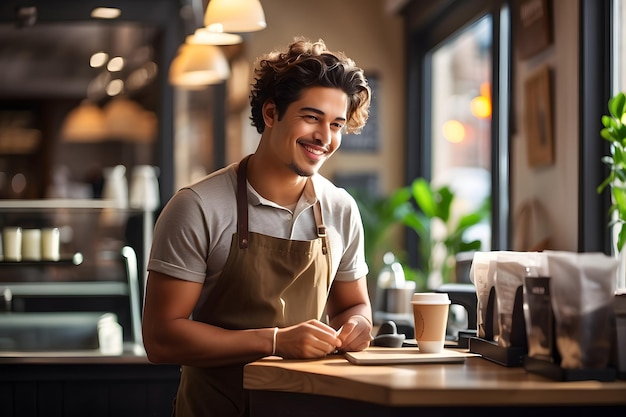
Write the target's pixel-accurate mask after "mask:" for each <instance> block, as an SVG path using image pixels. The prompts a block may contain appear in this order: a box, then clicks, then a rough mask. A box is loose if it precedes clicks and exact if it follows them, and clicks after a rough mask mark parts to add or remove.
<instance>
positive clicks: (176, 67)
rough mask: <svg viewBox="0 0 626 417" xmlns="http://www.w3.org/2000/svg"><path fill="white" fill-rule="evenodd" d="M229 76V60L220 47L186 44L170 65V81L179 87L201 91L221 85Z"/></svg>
mask: <svg viewBox="0 0 626 417" xmlns="http://www.w3.org/2000/svg"><path fill="white" fill-rule="evenodd" d="M229 75H230V67H229V66H228V60H227V59H226V57H225V56H224V53H223V52H222V51H221V49H220V48H219V47H217V46H214V45H199V44H189V43H184V44H183V45H181V46H180V48H179V49H178V55H177V56H176V57H175V58H174V60H173V61H172V64H171V65H170V72H169V80H170V83H171V84H172V85H174V86H177V87H182V88H188V89H199V88H204V87H205V86H207V85H210V84H219V83H220V82H222V81H224V80H226V79H227V78H228V76H229Z"/></svg>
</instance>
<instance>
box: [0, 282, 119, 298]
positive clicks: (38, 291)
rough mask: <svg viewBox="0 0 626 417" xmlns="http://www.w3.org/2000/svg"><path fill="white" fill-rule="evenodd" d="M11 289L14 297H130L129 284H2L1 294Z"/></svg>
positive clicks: (0, 284) (0, 287)
mask: <svg viewBox="0 0 626 417" xmlns="http://www.w3.org/2000/svg"><path fill="white" fill-rule="evenodd" d="M5 289H9V290H10V291H11V294H12V296H13V297H44V296H57V297H63V296H68V297H74V296H76V297H81V296H103V295H106V296H111V295H112V296H128V295H129V289H128V283H127V282H114V281H103V282H96V281H94V282H50V283H42V282H32V283H29V282H2V283H0V292H2V291H4V290H5Z"/></svg>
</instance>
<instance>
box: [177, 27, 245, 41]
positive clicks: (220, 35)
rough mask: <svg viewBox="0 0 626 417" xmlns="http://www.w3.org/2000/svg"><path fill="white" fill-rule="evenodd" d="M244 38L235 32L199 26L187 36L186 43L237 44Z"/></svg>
mask: <svg viewBox="0 0 626 417" xmlns="http://www.w3.org/2000/svg"><path fill="white" fill-rule="evenodd" d="M242 42H243V38H242V37H241V36H240V35H237V34H235V33H226V32H211V31H210V30H208V29H207V28H204V27H202V28H198V29H196V31H195V32H194V33H193V35H191V36H188V37H187V41H186V43H189V44H198V45H237V44H239V43H242Z"/></svg>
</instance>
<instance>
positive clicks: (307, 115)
mask: <svg viewBox="0 0 626 417" xmlns="http://www.w3.org/2000/svg"><path fill="white" fill-rule="evenodd" d="M302 117H303V118H304V119H307V120H308V121H311V122H317V121H318V120H319V118H318V117H317V116H315V115H313V114H305V115H304V116H302Z"/></svg>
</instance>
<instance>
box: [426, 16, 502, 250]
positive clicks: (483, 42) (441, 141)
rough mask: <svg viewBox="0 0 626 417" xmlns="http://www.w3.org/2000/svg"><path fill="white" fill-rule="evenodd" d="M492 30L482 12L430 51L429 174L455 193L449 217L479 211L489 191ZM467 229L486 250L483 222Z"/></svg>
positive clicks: (487, 229)
mask: <svg viewBox="0 0 626 417" xmlns="http://www.w3.org/2000/svg"><path fill="white" fill-rule="evenodd" d="M491 34H492V22H491V17H490V16H484V17H482V18H481V19H480V20H478V22H476V23H474V24H472V25H471V26H470V27H468V28H467V29H463V30H461V31H460V33H458V34H455V35H454V36H453V37H451V38H450V39H449V40H446V41H445V42H444V43H443V44H442V45H441V46H439V47H437V48H436V49H435V50H434V52H433V54H432V59H431V62H432V74H433V75H432V97H431V103H432V105H431V108H432V116H431V126H432V129H431V130H432V132H431V134H430V140H431V143H432V148H431V149H432V151H431V152H432V154H431V161H432V167H431V173H430V174H431V181H432V183H433V184H434V185H444V184H445V185H448V186H449V187H450V188H451V190H452V191H453V192H454V194H455V202H456V204H455V205H454V207H453V213H454V214H453V217H458V216H460V215H462V214H466V213H467V212H469V211H475V210H478V209H479V208H480V206H481V205H482V204H483V203H484V201H485V200H486V199H487V198H488V197H490V194H491V83H492V79H493V77H492V75H491V69H492V56H491V46H492V42H491ZM468 233H470V234H471V236H466V238H467V239H468V240H474V239H478V240H481V242H482V250H489V249H490V247H491V236H490V235H491V227H490V226H489V224H488V223H487V222H485V223H484V224H481V225H478V226H474V227H473V228H472V229H470V230H468Z"/></svg>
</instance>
